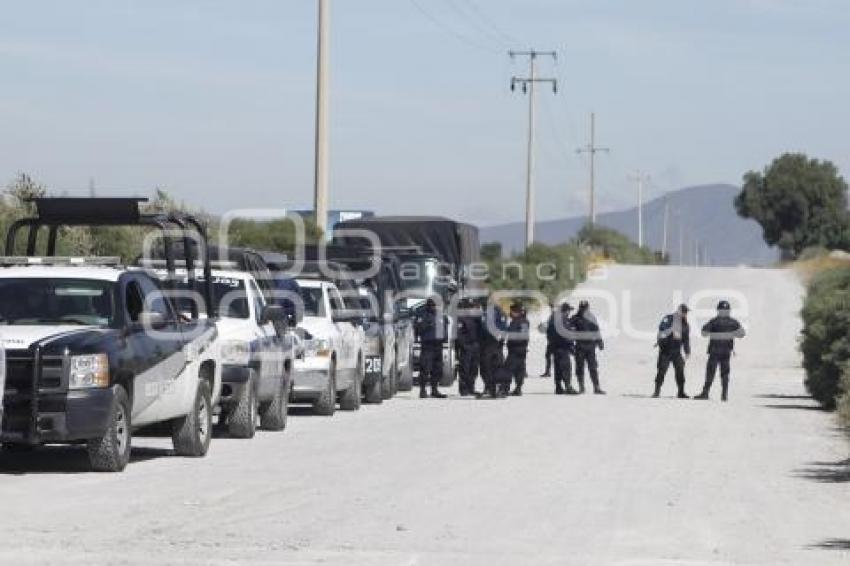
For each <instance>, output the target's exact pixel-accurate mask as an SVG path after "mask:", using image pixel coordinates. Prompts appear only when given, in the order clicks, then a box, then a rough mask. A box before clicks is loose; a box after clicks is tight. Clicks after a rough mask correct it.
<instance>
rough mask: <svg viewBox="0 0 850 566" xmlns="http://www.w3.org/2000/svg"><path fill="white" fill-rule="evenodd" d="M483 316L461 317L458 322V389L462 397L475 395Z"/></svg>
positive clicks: (456, 344)
mask: <svg viewBox="0 0 850 566" xmlns="http://www.w3.org/2000/svg"><path fill="white" fill-rule="evenodd" d="M482 332H483V322H482V319H481V315H478V316H461V317H459V318H458V320H457V337H456V338H455V346H456V351H457V359H458V388H459V392H460V394H461V395H464V396H466V395H474V394H475V380H476V379H477V378H478V367H479V363H480V359H481V334H482Z"/></svg>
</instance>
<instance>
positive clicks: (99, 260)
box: [0, 256, 122, 267]
mask: <svg viewBox="0 0 850 566" xmlns="http://www.w3.org/2000/svg"><path fill="white" fill-rule="evenodd" d="M26 265H47V266H97V267H118V266H120V265H122V262H121V258H120V257H117V256H91V257H71V256H49V257H48V256H45V257H40V256H0V266H3V267H14V266H26Z"/></svg>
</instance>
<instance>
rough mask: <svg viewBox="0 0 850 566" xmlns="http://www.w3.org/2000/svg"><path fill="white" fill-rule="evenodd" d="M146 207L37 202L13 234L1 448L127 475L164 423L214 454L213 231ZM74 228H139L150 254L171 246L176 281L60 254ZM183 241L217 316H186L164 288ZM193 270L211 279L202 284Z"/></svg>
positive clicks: (3, 272) (0, 291)
mask: <svg viewBox="0 0 850 566" xmlns="http://www.w3.org/2000/svg"><path fill="white" fill-rule="evenodd" d="M145 200H146V199H139V198H69V197H61V198H38V199H34V201H33V204H34V208H35V210H36V214H35V216H33V217H29V218H22V219H19V220H16V221H15V222H14V223H12V225H11V226H10V227H9V230H8V233H7V236H6V246H5V256H4V257H3V258H0V335H2V341H3V343H2V346H3V349H5V354H6V372H5V373H6V382H5V387H4V391H3V400H2V404H3V417H2V427H0V442H2V443H3V446H4V447H13V448H14V447H25V448H29V447H34V446H38V445H41V444H52V443H65V444H69V443H70V444H77V443H79V444H85V445H86V446H87V448H88V453H89V459H90V462H91V465H92V468H94V469H95V470H98V471H121V470H123V469H124V467H125V466H126V465H127V463H128V462H129V459H130V446H131V441H132V433H133V431H134V430H135V429H137V428H139V427H143V426H147V425H153V424H157V425H159V424H165V425H167V426H168V427H169V428H170V431H171V435H172V439H173V442H174V449H175V451H176V452H177V454H179V455H184V456H204V455H205V454H206V453H207V450H208V448H209V445H210V438H211V428H212V426H211V425H212V410H213V407H214V406H215V404H216V403H218V400H219V396H220V394H221V366H222V364H221V363H220V361H219V359H218V352H219V347H218V345H217V343H216V341H217V339H218V332H217V329H216V326H215V319H216V312H215V305H214V304H213V302H212V290H211V283H210V279H211V277H210V274H211V272H212V269H211V266H210V252H209V246H208V240H207V235H206V228H205V226H204V225H203V224H202V223H201V222H200V221H199V220H198V219H196V218H194V217H192V216H191V215H188V214H183V213H178V212H158V211H152V212H147V211H145V210H144V209H143V207H142V204H143V203H144V202H145ZM71 226H89V227H90V226H122V227H133V228H134V229H136V230H138V231H139V234H140V236H142V235H143V239H144V244H145V245H144V248H146V249H144V250H142V252H143V255H146V254H147V253H148V252H149V251H150V250H148V249H147V248H149V247H150V248H154V247H156V246H161V247H162V249H163V250H164V252H165V253H164V255H165V258H166V271H167V272H168V274H169V277H168V280H167V281H166V282H165V284H164V285H163V286H160V284H159V283H158V282H157V280H156V278H155V277H154V276H153V275H149V274H148V273H146V272H144V271H141V270H139V269H135V268H125V267H123V266H122V265H121V263H120V262H119V261H118V260H117V258H111V259H102V258H92V257H87V258H61V257H56V256H57V254H56V250H57V239H58V237H59V236H60V235H61V234H62V233H64V232H63V229H64V228H66V227H71ZM22 233H23V234H26V235H27V238H26V240H25V241H20V242H19V239H18V236H20V235H21V234H22ZM45 233H46V235H47V240H46V242H44V244H43V245H39V239H40V236H41V235H42V234H45ZM155 238H158V239H155ZM19 244H24V245H19ZM178 244H180V245H182V246H183V248H185V249H188V250H190V251H189V252H187V254H186V256H187V257H186V258H185V262H186V269H187V272H188V273H189V274H190V276H189V278H190V279H191V281H190V286H191V288H192V289H193V290H195V291H198V294H199V296H201V298H202V301H203V305H205V306H210V307H211V308H208V309H207V311H208V312H209V313H210V315H211V316H208V317H201V316H199V312H198V311H199V309H197V308H193V309H192V312H191V313H190V314H189V316H184V315H183V314H181V313H179V312H178V311H177V309H175V307H174V304H173V302H172V300H171V299H170V298H169V295H168V293H167V292H166V291H169V292H170V291H173V290H174V286H175V283H174V282H175V280H176V270H175V268H174V253H173V250H174V249H175V247H177V245H178ZM42 249H43V250H44V251H45V253H43V254H41V255H40V254H38V253H37V250H42ZM195 251H197V255H196V254H195ZM196 261H197V262H198V263H197V264H196ZM196 265H198V266H199V267H201V268H202V269H203V273H204V274H205V276H206V277H205V281H204V282H200V283H199V282H198V281H195V279H194V274H195V266H196Z"/></svg>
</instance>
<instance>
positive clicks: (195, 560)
mask: <svg viewBox="0 0 850 566" xmlns="http://www.w3.org/2000/svg"><path fill="white" fill-rule="evenodd" d="M706 288H717V289H733V290H736V291H737V292H738V293H740V297H739V299H740V300H744V301H745V302H746V307H747V310H748V311H749V312H748V313H747V312H745V311H744V314H747V316H746V317H744V318H745V323H746V325H747V327H748V329H749V336H748V337H747V338H746V340H744V341H743V342H742V343H741V344H740V347H739V355H738V356H737V357H736V358H735V359H734V360H733V364H734V366H733V386H732V400H731V402H730V403H728V404H721V403H720V402H719V401H717V400H716V398H717V397H718V396H719V392H718V391H715V393H714V397H715V400H714V401H712V402H708V403H706V402H698V401H679V400H676V399H673V398H672V395H673V394H674V392H675V386H674V385H673V382H672V376H671V377H670V379H669V381H668V383H667V385H666V386H665V391H664V394H665V398H662V399H657V400H654V399H650V398H649V394H650V393H651V392H652V378H653V374H654V354H655V353H654V350H653V349H652V341H651V338H650V337H646V338H641V337H639V336H636V335H634V332H623V329H624V328H633V329H635V330H636V331H643V332H647V331H648V332H649V333H650V334H651V333H652V331H653V329H654V327H655V325H656V324H657V319H658V318H659V316H660V315H661V314H662V313H663V312H665V311H667V310H669V309H670V308H671V307H672V306H673V305H674V304H675V302H677V299H676V298H675V293H676V291H677V290H681V292H682V295H683V296H684V297H685V298H693V297H694V293H696V292H697V291H699V290H700V289H706ZM582 291H592V292H593V293H595V295H596V297H595V298H593V299H592V301H593V304H595V305H601V304H603V302H604V298H600V297H599V296H598V295H600V294H604V293H610V294H611V296H613V297H614V298H615V299H616V303H617V308H616V311H617V312H616V313H615V314H616V315H617V320H609V322H610V325H609V330H611V331H617V329H618V328H619V330H620V333H619V335H616V336H611V337H609V338H608V340H607V344H606V346H607V348H606V350H605V352H604V353H603V354H602V359H601V363H602V372H603V380H604V386H605V387H606V389H607V390H608V392H609V395H608V396H606V397H601V396H584V397H578V398H573V397H570V398H566V397H555V396H554V395H552V389H553V387H552V384H551V382H550V380H543V379H537V378H536V377H532V378H531V379H530V380H529V382H530V383H529V385H528V387H527V391H528V394H527V395H526V396H524V397H523V398H521V399H508V400H505V401H475V400H467V399H461V398H458V397H456V396H453V397H452V398H450V399H447V400H445V401H437V400H427V401H420V400H419V399H415V398H413V397H412V396H410V395H407V394H403V395H401V396H400V397H399V398H397V399H395V400H393V401H392V402H389V403H385V404H384V405H383V406H378V407H364V408H363V410H361V411H360V412H359V413H357V414H340V413H338V414H337V416H335V417H333V418H332V419H323V418H318V417H309V416H296V417H294V418H292V419H291V420H290V425H289V429H288V430H287V431H286V432H285V433H283V434H271V433H265V434H259V435H258V437H257V438H256V439H254V440H253V441H238V440H226V439H221V440H216V441H215V442H214V444H213V446H212V449H211V452H210V454H209V456H208V457H207V458H205V459H203V460H188V459H183V458H177V457H172V456H170V454H169V452H168V450H167V449H166V448H167V444H166V443H165V442H163V441H162V440H159V439H141V440H139V442H138V443H137V444H138V445H139V446H140V448H139V449H137V450H136V451H135V452H134V462H133V463H132V464H131V465H130V467H129V468H128V470H127V472H126V473H124V474H117V475H97V474H91V473H87V472H84V471H83V470H84V469H85V458H84V455H83V454H81V453H79V452H78V451H76V450H71V449H59V450H58V451H57V450H51V451H43V452H39V453H36V454H33V455H31V456H28V457H26V458H22V457H10V456H9V455H2V456H0V470H2V471H3V472H4V475H3V476H2V477H0V510H2V512H0V543H2V544H0V563H2V564H29V563H45V564H47V563H50V564H106V563H110V564H113V563H126V564H153V563H180V564H241V563H257V564H263V563H267V564H280V563H288V564H319V563H322V564H326V563H331V564H370V565H371V564H378V565H381V564H411V565H413V564H439V565H444V564H481V565H493V564H523V565H525V564H581V565H591V564H630V565H638V564H646V565H658V564H764V565H774V564H847V563H850V550H848V547H850V541H848V539H850V489H848V487H850V485H848V482H850V471H848V467H847V465H848V464H847V461H846V460H847V458H848V445H847V443H846V441H845V440H844V439H843V438H842V437H841V436H840V435H839V434H838V433H837V432H836V431H835V429H834V421H833V419H832V417H831V415H828V414H825V413H823V412H821V411H819V410H816V409H815V407H814V404H813V403H812V402H811V401H809V400H807V399H806V398H804V390H803V387H802V371H801V369H800V367H799V356H798V354H797V352H796V349H795V348H796V342H795V341H796V336H797V333H798V331H799V328H798V326H799V323H798V321H797V312H798V311H799V308H800V295H801V293H802V290H801V288H800V286H799V284H798V283H797V282H796V281H795V280H794V278H793V276H792V275H791V274H790V273H787V272H783V271H767V270H749V269H717V268H713V269H708V268H706V269H680V268H672V267H671V268H637V267H617V268H613V269H611V270H610V271H609V272H608V273H607V274H605V276H604V277H601V278H600V280H596V281H592V282H590V283H588V284H587V285H585V286H584V287H583V288H582ZM628 292H631V294H632V297H633V298H634V301H628V300H626V299H627V295H624V293H626V294H627V293H628ZM715 300H716V297H708V298H706V299H705V302H704V304H703V306H707V307H708V308H709V310H710V309H711V308H712V307H713V305H714V302H715ZM632 303H633V304H632ZM624 304H629V306H630V308H626V309H625V311H626V312H624V308H623V305H624ZM608 311H609V309H605V308H601V307H600V309H599V314H600V316H602V318H603V319H604V318H609V319H610V318H611V317H610V314H611V313H610V312H608ZM740 311H742V309H741V308H740V307H739V312H740ZM697 314H698V313H697ZM624 320H626V321H628V322H627V323H624V322H623V321H624ZM704 347H705V343H704V341H703V340H702V339H701V338H695V339H694V349H695V354H694V356H693V357H692V358H691V360H690V362H689V365H688V378H689V381H688V390H689V392H690V393H692V394H693V393H696V392H698V390H699V388H700V386H701V383H702V368H703V365H704V361H705V356H704V355H703V352H704ZM542 349H543V341H542V336H537V337H536V338H535V342H534V344H533V350H534V351H533V353H532V355H531V364H530V368H529V369H530V373H531V374H532V375H533V376H536V375H538V374H539V373H540V369H541V365H542V363H541V362H542ZM842 548H843V550H842Z"/></svg>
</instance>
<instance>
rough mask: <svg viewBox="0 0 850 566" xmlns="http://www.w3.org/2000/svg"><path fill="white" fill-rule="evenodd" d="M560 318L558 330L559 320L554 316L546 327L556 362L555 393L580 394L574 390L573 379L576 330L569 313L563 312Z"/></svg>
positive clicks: (547, 338) (548, 340)
mask: <svg viewBox="0 0 850 566" xmlns="http://www.w3.org/2000/svg"><path fill="white" fill-rule="evenodd" d="M558 316H559V317H560V321H561V328H560V329H559V328H558V324H557V320H556V319H555V315H554V314H553V315H552V316H551V317H550V318H549V323H548V324H547V326H546V340H547V342H548V343H549V344H551V347H552V355H553V357H554V362H555V393H556V394H558V395H563V394H564V393H570V394H574V393H578V392H577V391H576V390H575V389H573V385H572V379H573V370H572V356H574V355H575V351H576V343H575V340H574V339H573V337H574V332H575V329H574V328H573V321H572V318H570V315H569V312H564V311H561V312H560V313H559V314H558Z"/></svg>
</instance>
